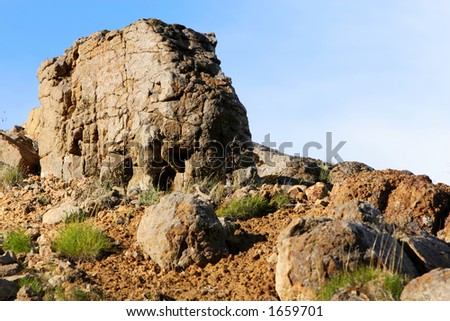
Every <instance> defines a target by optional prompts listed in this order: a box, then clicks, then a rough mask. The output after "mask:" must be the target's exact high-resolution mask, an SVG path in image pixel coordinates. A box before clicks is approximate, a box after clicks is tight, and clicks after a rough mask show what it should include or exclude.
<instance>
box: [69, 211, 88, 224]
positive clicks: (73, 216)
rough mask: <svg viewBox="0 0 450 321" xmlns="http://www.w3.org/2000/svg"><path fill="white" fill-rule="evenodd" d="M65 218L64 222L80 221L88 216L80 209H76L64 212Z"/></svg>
mask: <svg viewBox="0 0 450 321" xmlns="http://www.w3.org/2000/svg"><path fill="white" fill-rule="evenodd" d="M64 214H65V218H64V223H66V224H70V223H82V222H84V221H86V220H87V219H88V218H89V214H88V213H87V212H85V211H83V210H82V209H78V210H72V211H69V212H66V211H65V212H64Z"/></svg>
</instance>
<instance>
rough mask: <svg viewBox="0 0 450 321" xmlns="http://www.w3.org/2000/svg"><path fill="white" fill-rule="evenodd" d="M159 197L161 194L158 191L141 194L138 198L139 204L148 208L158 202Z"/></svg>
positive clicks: (153, 190)
mask: <svg viewBox="0 0 450 321" xmlns="http://www.w3.org/2000/svg"><path fill="white" fill-rule="evenodd" d="M160 197H161V192H159V191H158V190H155V189H152V190H148V191H145V192H143V193H142V194H141V195H140V196H139V204H140V205H143V206H150V205H153V204H156V203H158V202H159V199H160Z"/></svg>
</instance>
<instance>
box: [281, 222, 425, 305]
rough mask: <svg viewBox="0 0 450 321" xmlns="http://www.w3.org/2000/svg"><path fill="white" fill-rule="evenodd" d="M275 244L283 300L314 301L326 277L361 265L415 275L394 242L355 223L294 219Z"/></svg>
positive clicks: (408, 261) (384, 234) (371, 229)
mask: <svg viewBox="0 0 450 321" xmlns="http://www.w3.org/2000/svg"><path fill="white" fill-rule="evenodd" d="M277 249H278V262H277V268H276V276H275V280H276V290H277V293H278V295H279V296H280V298H281V299H282V300H313V299H315V297H316V292H317V290H318V288H319V287H320V286H321V285H322V284H324V282H325V281H326V280H327V279H328V278H329V277H332V276H333V275H335V274H337V273H340V272H341V271H343V270H350V271H351V270H354V269H355V268H357V267H358V266H359V265H361V264H364V265H371V264H372V265H375V266H380V267H385V268H390V269H392V268H393V269H395V270H397V271H400V272H401V273H404V274H407V275H409V276H412V277H414V276H416V275H417V274H418V273H417V270H416V269H415V267H414V265H413V263H412V262H411V260H410V259H409V258H408V256H407V255H406V254H405V253H404V252H403V250H402V248H401V246H400V245H399V244H398V242H396V241H395V240H394V239H393V238H392V237H391V236H390V235H389V234H387V233H380V232H379V231H377V230H375V229H373V228H372V227H371V226H369V225H366V224H364V223H360V222H349V221H340V220H338V221H332V220H326V219H325V220H313V219H309V220H305V219H296V220H294V221H292V223H291V224H290V225H289V226H288V227H287V228H286V229H285V230H283V231H282V232H281V233H280V235H279V237H278V242H277Z"/></svg>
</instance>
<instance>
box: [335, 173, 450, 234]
mask: <svg viewBox="0 0 450 321" xmlns="http://www.w3.org/2000/svg"><path fill="white" fill-rule="evenodd" d="M355 199H359V200H365V201H368V202H370V203H372V204H373V205H374V206H375V207H376V208H378V209H379V210H380V211H381V213H382V214H383V217H384V219H385V220H386V222H387V223H390V224H395V225H396V226H397V227H399V228H401V229H405V230H409V231H414V232H418V231H420V230H422V229H424V230H426V231H428V232H430V233H432V234H435V233H436V232H437V231H439V230H440V229H442V227H443V224H444V221H445V219H446V217H447V216H448V214H449V209H450V199H449V198H448V195H447V194H446V193H445V192H444V191H443V190H442V189H440V188H438V187H436V186H435V185H433V184H432V182H431V180H430V179H429V178H428V177H427V176H416V175H413V174H411V173H409V172H406V171H396V170H383V171H378V170H377V171H363V172H360V173H357V174H349V175H348V177H347V178H346V179H345V180H344V181H343V182H342V183H337V184H334V186H333V189H332V191H331V194H330V200H331V202H330V204H329V206H330V207H331V208H334V207H336V206H339V205H342V204H344V203H347V202H349V201H352V200H355Z"/></svg>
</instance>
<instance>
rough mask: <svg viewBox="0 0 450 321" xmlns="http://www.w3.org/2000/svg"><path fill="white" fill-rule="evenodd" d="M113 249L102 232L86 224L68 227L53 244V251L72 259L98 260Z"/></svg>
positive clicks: (73, 224)
mask: <svg viewBox="0 0 450 321" xmlns="http://www.w3.org/2000/svg"><path fill="white" fill-rule="evenodd" d="M110 247H111V242H110V240H109V238H108V237H107V236H106V235H105V234H104V233H103V232H102V231H100V230H98V229H97V228H95V227H92V226H90V225H87V224H86V223H71V224H69V225H67V226H66V227H65V228H64V229H63V230H62V231H61V234H60V235H59V237H58V238H57V239H56V240H55V242H54V243H53V249H54V250H55V251H57V252H59V253H60V254H62V255H64V256H67V257H69V258H72V259H77V260H85V259H94V258H97V257H98V256H99V255H100V254H101V253H102V252H103V251H106V250H108V249H109V248H110Z"/></svg>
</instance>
